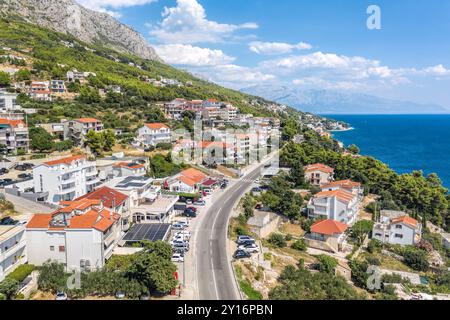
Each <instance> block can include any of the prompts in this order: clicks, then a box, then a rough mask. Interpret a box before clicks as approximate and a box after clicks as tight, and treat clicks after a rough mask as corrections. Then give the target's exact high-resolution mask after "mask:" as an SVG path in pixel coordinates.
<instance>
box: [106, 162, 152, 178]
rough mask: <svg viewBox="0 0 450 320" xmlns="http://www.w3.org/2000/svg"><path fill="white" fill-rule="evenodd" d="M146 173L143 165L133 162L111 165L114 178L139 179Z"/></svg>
mask: <svg viewBox="0 0 450 320" xmlns="http://www.w3.org/2000/svg"><path fill="white" fill-rule="evenodd" d="M146 173H147V171H146V169H145V165H144V164H141V163H135V162H117V163H115V164H114V165H113V175H114V177H129V176H134V177H139V176H144V175H145V174H146Z"/></svg>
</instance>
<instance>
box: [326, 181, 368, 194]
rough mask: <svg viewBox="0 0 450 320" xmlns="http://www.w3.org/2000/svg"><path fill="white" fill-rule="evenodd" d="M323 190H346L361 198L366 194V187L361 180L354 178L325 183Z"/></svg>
mask: <svg viewBox="0 0 450 320" xmlns="http://www.w3.org/2000/svg"><path fill="white" fill-rule="evenodd" d="M320 189H322V191H334V190H344V191H348V192H351V193H353V194H354V195H357V196H358V197H359V199H362V198H363V196H364V188H363V186H362V185H361V183H359V182H354V181H352V180H339V181H333V182H330V183H327V184H324V185H322V186H321V187H320Z"/></svg>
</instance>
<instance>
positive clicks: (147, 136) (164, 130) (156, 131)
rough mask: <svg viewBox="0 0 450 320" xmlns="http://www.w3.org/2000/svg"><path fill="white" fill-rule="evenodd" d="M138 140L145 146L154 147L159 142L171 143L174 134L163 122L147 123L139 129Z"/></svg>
mask: <svg viewBox="0 0 450 320" xmlns="http://www.w3.org/2000/svg"><path fill="white" fill-rule="evenodd" d="M137 141H138V142H139V143H140V144H142V145H143V146H145V147H151V146H152V147H154V146H156V145H157V144H158V143H171V142H172V135H171V131H170V128H169V127H168V126H167V125H165V124H163V123H147V124H145V125H144V126H143V127H142V128H140V129H139V130H138V136H137Z"/></svg>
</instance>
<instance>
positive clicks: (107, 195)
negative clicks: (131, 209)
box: [76, 187, 128, 209]
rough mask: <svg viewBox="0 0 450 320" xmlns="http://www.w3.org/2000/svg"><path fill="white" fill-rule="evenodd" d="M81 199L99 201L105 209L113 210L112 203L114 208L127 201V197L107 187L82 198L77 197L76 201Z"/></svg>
mask: <svg viewBox="0 0 450 320" xmlns="http://www.w3.org/2000/svg"><path fill="white" fill-rule="evenodd" d="M82 199H97V200H101V201H102V202H103V205H104V206H105V207H107V208H111V209H113V202H114V204H115V206H119V205H121V204H122V203H123V202H124V201H126V200H127V199H128V196H127V195H125V194H123V193H121V192H119V191H117V190H114V189H111V188H109V187H102V188H99V189H97V190H95V191H93V192H91V193H88V194H86V195H84V196H82V197H79V198H78V199H76V200H82Z"/></svg>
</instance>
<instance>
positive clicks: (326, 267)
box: [317, 254, 338, 274]
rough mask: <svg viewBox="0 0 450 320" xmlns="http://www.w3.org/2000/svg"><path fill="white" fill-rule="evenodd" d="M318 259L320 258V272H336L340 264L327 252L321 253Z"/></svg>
mask: <svg viewBox="0 0 450 320" xmlns="http://www.w3.org/2000/svg"><path fill="white" fill-rule="evenodd" d="M317 260H319V265H318V267H319V271H320V272H324V273H332V274H334V271H335V269H336V267H337V265H338V261H337V260H336V259H335V258H333V257H330V256H327V255H326V254H321V255H319V256H317Z"/></svg>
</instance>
